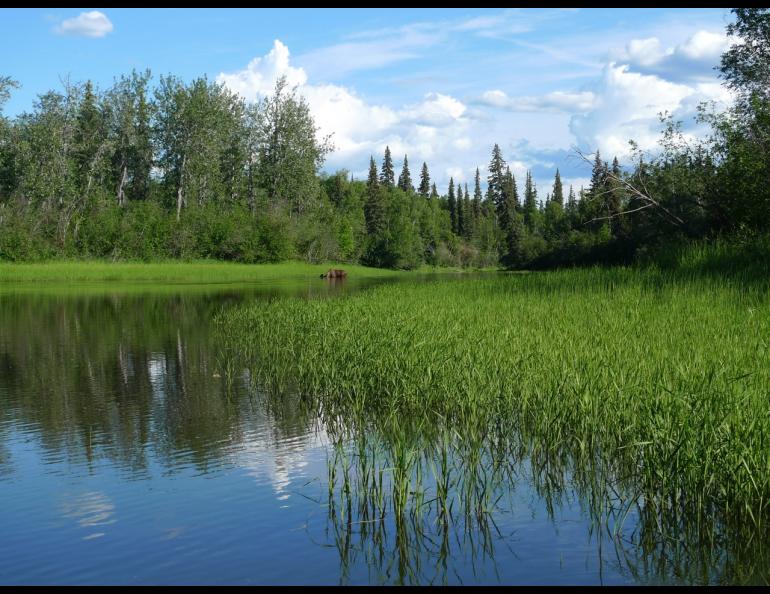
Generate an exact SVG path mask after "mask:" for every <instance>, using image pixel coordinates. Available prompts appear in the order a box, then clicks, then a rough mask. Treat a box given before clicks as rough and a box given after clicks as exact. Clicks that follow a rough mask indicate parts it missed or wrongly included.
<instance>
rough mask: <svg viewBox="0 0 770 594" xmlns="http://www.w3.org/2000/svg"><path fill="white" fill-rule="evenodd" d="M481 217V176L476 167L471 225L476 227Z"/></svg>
mask: <svg viewBox="0 0 770 594" xmlns="http://www.w3.org/2000/svg"><path fill="white" fill-rule="evenodd" d="M480 217H481V176H480V175H479V168H478V167H476V180H475V184H474V188H473V223H474V225H476V224H477V223H478V221H479V218H480Z"/></svg>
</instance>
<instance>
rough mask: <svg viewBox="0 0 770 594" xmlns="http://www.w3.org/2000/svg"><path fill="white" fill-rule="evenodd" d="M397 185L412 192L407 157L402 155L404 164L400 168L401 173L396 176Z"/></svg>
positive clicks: (412, 187) (405, 190)
mask: <svg viewBox="0 0 770 594" xmlns="http://www.w3.org/2000/svg"><path fill="white" fill-rule="evenodd" d="M398 187H399V188H401V189H402V190H403V191H404V192H407V193H408V192H414V186H413V185H412V174H411V173H409V159H408V158H407V156H406V155H404V166H403V167H402V168H401V175H399V176H398Z"/></svg>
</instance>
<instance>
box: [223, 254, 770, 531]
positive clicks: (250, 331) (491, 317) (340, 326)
mask: <svg viewBox="0 0 770 594" xmlns="http://www.w3.org/2000/svg"><path fill="white" fill-rule="evenodd" d="M217 323H218V325H219V329H220V333H219V340H220V341H221V345H222V349H223V352H224V353H227V354H229V357H230V359H229V361H230V363H229V364H230V365H231V366H233V367H234V369H236V370H237V369H238V368H240V367H242V366H246V367H249V368H250V370H251V372H252V374H251V376H252V377H254V378H258V380H259V381H260V382H262V383H263V384H264V385H266V386H267V387H269V388H270V391H272V392H276V393H281V392H284V393H285V392H291V393H296V394H300V395H301V397H302V398H303V399H304V400H305V402H306V403H307V405H308V406H310V407H312V406H317V409H318V410H319V411H321V413H322V414H323V415H324V416H325V418H326V419H327V421H332V422H333V421H334V420H335V419H337V420H341V423H342V425H344V424H345V423H347V424H348V425H350V426H351V427H353V426H355V427H357V428H365V429H366V430H371V429H372V428H376V429H377V430H378V431H380V432H381V433H382V434H383V435H388V436H390V437H388V438H387V439H389V440H391V442H392V443H396V444H397V443H399V440H400V439H401V438H400V437H399V435H402V434H404V432H405V431H406V428H407V426H414V427H418V431H417V433H419V434H420V435H422V436H423V438H422V439H423V442H422V444H421V445H420V446H419V447H420V448H423V450H422V451H428V449H427V448H428V447H429V446H428V445H427V442H428V441H430V438H427V437H425V436H428V435H432V434H434V433H435V428H436V427H444V428H448V429H449V431H450V434H451V435H452V436H453V437H451V439H452V440H455V439H457V440H459V441H460V442H463V443H466V444H469V443H470V444H473V443H477V444H483V443H488V442H489V441H490V440H497V441H498V443H502V441H505V440H507V441H516V443H517V444H518V446H517V447H520V448H523V449H524V450H525V451H526V452H527V455H528V456H530V457H531V458H532V459H533V460H537V461H539V462H538V464H537V466H538V467H539V468H540V469H543V468H544V469H545V470H544V471H543V472H545V475H544V476H548V473H550V472H552V471H553V469H554V468H557V467H558V468H562V469H563V470H565V469H568V472H569V473H571V474H572V476H573V478H575V479H576V480H581V481H582V482H583V483H584V484H589V483H593V484H601V485H603V487H602V488H603V489H605V490H606V492H613V493H615V494H622V496H623V498H624V499H625V501H627V502H632V503H629V504H628V505H632V504H633V505H642V506H643V507H644V509H645V510H646V511H645V514H646V515H647V516H646V517H647V521H648V522H649V523H650V526H652V527H653V528H654V529H655V530H658V531H659V530H660V529H661V527H662V526H663V525H665V524H666V523H669V524H670V525H676V526H681V525H682V524H681V523H682V522H686V525H687V527H688V528H693V529H696V530H699V529H700V528H701V527H703V526H712V527H713V526H715V525H719V524H720V523H723V522H728V521H729V522H731V523H732V522H736V524H731V525H734V526H735V525H738V526H742V525H744V526H745V525H749V524H750V525H752V526H754V527H756V526H761V525H763V524H765V523H766V522H767V519H768V516H770V458H768V456H767V452H768V449H770V414H768V410H769V409H770V406H769V405H770V395H768V390H767V386H768V385H770V365H768V363H767V360H768V359H767V357H768V355H769V354H770V353H769V352H768V351H769V348H768V342H767V336H768V335H770V334H769V333H770V298H769V297H768V291H767V287H766V285H764V286H760V285H758V284H754V285H752V286H751V287H748V288H747V287H746V286H745V285H743V284H742V283H740V282H737V281H735V280H725V279H714V278H712V277H698V276H694V275H693V276H688V277H679V276H677V275H676V274H674V273H666V272H660V271H653V270H646V271H640V270H629V269H612V270H596V269H592V270H572V271H563V272H550V273H533V274H526V275H514V274H511V275H503V276H500V277H496V278H490V279H467V280H466V281H463V282H443V281H437V282H434V283H428V284H421V285H419V284H411V283H406V284H403V283H401V284H399V285H398V286H381V287H377V288H374V289H372V290H370V291H367V292H363V293H360V294H356V295H353V296H351V297H349V298H347V299H345V300H342V301H337V300H325V301H300V300H292V299H282V300H276V301H274V302H271V303H269V304H266V303H259V304H254V305H247V306H241V307H237V308H234V309H232V310H229V311H226V312H223V313H222V314H221V315H220V316H219V317H218V319H217ZM313 403H315V404H313ZM442 439H446V438H442ZM438 443H441V439H439V440H438ZM398 447H399V448H401V446H398ZM396 449H397V448H396ZM393 451H395V450H393ZM404 451H406V450H404ZM394 467H395V468H398V465H395V466H394ZM408 474H409V473H408V472H407V473H405V476H408ZM580 477H582V479H581V478H580ZM407 491H408V490H407ZM394 497H395V495H394Z"/></svg>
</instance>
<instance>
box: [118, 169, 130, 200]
mask: <svg viewBox="0 0 770 594" xmlns="http://www.w3.org/2000/svg"><path fill="white" fill-rule="evenodd" d="M127 181H128V167H126V165H125V163H124V164H123V172H122V173H121V175H120V183H119V184H118V206H120V207H121V208H122V207H123V205H124V204H125V203H126V193H125V187H126V182H127Z"/></svg>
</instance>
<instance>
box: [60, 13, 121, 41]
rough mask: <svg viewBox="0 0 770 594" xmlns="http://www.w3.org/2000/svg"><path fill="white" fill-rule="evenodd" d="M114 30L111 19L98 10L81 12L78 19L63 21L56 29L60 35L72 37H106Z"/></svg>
mask: <svg viewBox="0 0 770 594" xmlns="http://www.w3.org/2000/svg"><path fill="white" fill-rule="evenodd" d="M112 30H113V26H112V22H111V21H110V19H108V18H107V15H106V14H104V13H103V12H99V11H98V10H92V11H90V12H81V13H80V14H79V15H78V16H76V17H73V18H71V19H65V20H63V21H62V22H61V23H59V24H58V25H56V27H55V28H54V31H55V32H56V33H57V34H58V35H67V36H71V37H104V36H105V35H107V34H108V33H111V32H112Z"/></svg>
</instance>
